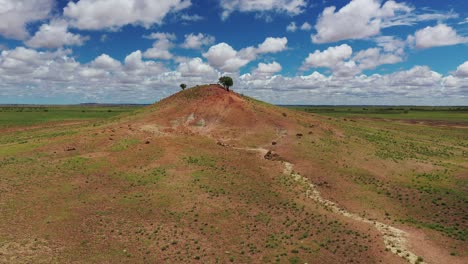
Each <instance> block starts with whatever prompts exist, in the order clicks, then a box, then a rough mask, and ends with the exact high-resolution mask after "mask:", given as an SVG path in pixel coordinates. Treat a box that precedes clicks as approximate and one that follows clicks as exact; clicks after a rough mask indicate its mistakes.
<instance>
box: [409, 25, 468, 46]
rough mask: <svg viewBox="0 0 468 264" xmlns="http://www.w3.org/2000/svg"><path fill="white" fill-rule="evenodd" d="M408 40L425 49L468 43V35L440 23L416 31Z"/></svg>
mask: <svg viewBox="0 0 468 264" xmlns="http://www.w3.org/2000/svg"><path fill="white" fill-rule="evenodd" d="M408 41H409V42H411V44H414V45H415V46H416V48H419V49H425V48H431V47H438V46H450V45H456V44H460V43H467V42H468V37H462V36H460V35H458V34H457V32H456V31H455V30H454V29H453V28H451V27H449V26H447V25H445V24H439V25H437V26H434V27H429V26H428V27H425V28H423V29H421V30H418V31H416V33H415V34H414V36H410V37H409V38H408Z"/></svg>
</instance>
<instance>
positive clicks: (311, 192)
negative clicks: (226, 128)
mask: <svg viewBox="0 0 468 264" xmlns="http://www.w3.org/2000/svg"><path fill="white" fill-rule="evenodd" d="M234 149H239V150H247V151H255V152H259V153H260V154H261V155H262V156H264V155H265V154H266V153H267V152H268V150H267V149H264V148H234ZM282 164H283V165H284V170H283V173H284V174H285V175H288V176H291V177H293V178H294V180H296V181H297V182H301V183H303V184H306V185H307V186H308V188H307V191H306V196H307V197H308V198H310V199H312V200H314V201H316V202H318V203H319V204H321V205H322V206H324V207H325V208H326V209H328V210H330V211H332V212H334V213H337V214H341V215H343V216H346V217H349V218H351V219H353V220H356V221H360V222H363V223H366V224H370V225H373V226H374V227H375V228H376V229H377V230H378V231H379V232H380V233H381V234H382V236H383V240H384V243H385V247H386V248H387V249H388V250H390V251H391V252H392V253H393V254H395V255H398V256H400V257H402V258H404V259H406V260H407V261H408V262H409V263H412V264H418V263H419V264H422V263H426V262H423V261H422V258H419V257H418V256H417V255H416V254H414V253H413V252H411V251H410V250H409V249H408V245H407V236H408V234H407V233H406V232H405V231H403V230H401V229H398V228H396V227H393V226H390V225H387V224H384V223H381V222H377V221H372V220H369V219H366V218H363V217H361V216H359V215H357V214H354V213H350V212H348V211H346V210H345V209H343V208H340V207H339V206H338V205H337V204H336V203H334V202H332V201H330V200H327V199H325V198H323V197H322V195H321V194H320V192H319V191H318V189H317V187H316V186H315V185H314V184H312V183H311V182H310V181H309V179H307V178H305V177H303V176H302V175H300V174H298V173H295V172H294V165H293V164H292V163H290V162H285V161H282Z"/></svg>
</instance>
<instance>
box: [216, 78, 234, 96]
mask: <svg viewBox="0 0 468 264" xmlns="http://www.w3.org/2000/svg"><path fill="white" fill-rule="evenodd" d="M219 83H220V84H221V85H222V86H224V88H226V90H227V91H228V92H229V87H231V86H233V85H234V81H233V80H232V78H231V77H229V76H223V77H221V78H219Z"/></svg>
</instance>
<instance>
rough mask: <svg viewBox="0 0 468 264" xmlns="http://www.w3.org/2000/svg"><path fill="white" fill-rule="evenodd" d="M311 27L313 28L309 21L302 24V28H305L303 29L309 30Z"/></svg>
mask: <svg viewBox="0 0 468 264" xmlns="http://www.w3.org/2000/svg"><path fill="white" fill-rule="evenodd" d="M311 29H312V26H311V25H310V24H309V23H307V22H304V24H302V26H301V30H303V31H309V30H311Z"/></svg>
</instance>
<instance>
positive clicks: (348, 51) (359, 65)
mask: <svg viewBox="0 0 468 264" xmlns="http://www.w3.org/2000/svg"><path fill="white" fill-rule="evenodd" d="M352 55H353V49H352V48H351V47H350V46H349V45H348V44H342V45H340V46H335V47H329V48H327V49H326V50H324V51H320V50H316V51H315V52H314V53H309V56H308V57H307V58H306V59H305V60H304V63H303V64H302V67H301V70H307V69H309V68H313V67H326V68H330V69H331V70H332V71H333V74H334V75H336V76H347V77H350V76H354V75H356V74H359V73H361V72H362V71H363V70H367V69H374V68H376V67H377V66H380V65H383V64H395V63H398V62H401V61H403V55H404V53H402V54H400V53H392V52H382V49H381V48H369V49H366V50H361V51H359V52H357V53H355V54H354V56H352Z"/></svg>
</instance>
